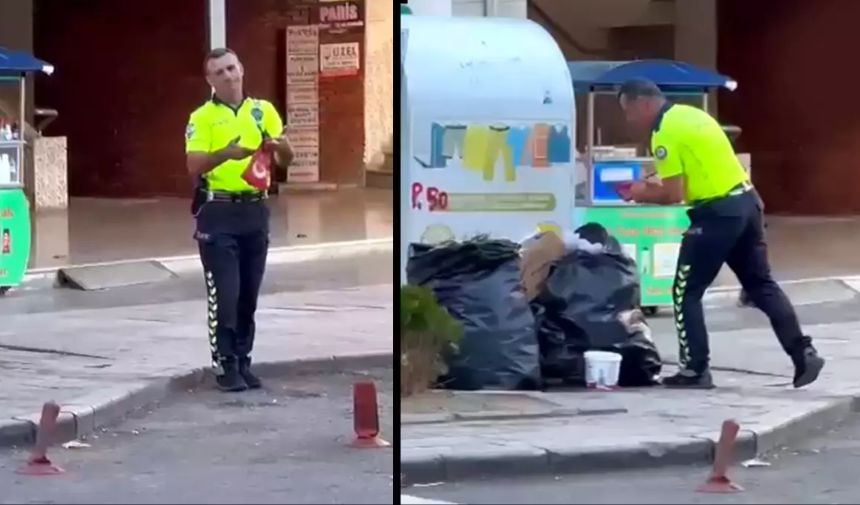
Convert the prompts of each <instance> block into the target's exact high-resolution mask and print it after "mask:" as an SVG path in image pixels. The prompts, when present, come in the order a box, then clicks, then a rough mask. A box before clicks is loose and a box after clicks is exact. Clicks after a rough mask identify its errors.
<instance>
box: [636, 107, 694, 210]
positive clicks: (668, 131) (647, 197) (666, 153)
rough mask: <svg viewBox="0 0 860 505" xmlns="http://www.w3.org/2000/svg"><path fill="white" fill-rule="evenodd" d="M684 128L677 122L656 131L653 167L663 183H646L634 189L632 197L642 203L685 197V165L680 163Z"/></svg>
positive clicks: (665, 122) (664, 202)
mask: <svg viewBox="0 0 860 505" xmlns="http://www.w3.org/2000/svg"><path fill="white" fill-rule="evenodd" d="M682 136H683V131H682V130H679V129H678V128H677V127H676V125H672V124H669V122H668V121H666V120H665V119H664V124H663V126H662V127H661V129H660V131H659V132H656V133H654V137H653V139H652V150H653V151H654V152H653V154H654V168H655V169H656V170H657V175H659V176H660V180H661V182H659V183H656V182H650V181H649V182H646V183H644V184H641V185H638V187H636V188H634V191H633V195H632V196H633V199H634V200H636V201H637V202H642V203H656V204H661V205H670V204H674V203H680V202H682V201H683V200H684V166H683V164H682V163H681V156H680V146H681V143H682V141H683V139H682Z"/></svg>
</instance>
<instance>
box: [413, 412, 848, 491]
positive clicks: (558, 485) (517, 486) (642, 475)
mask: <svg viewBox="0 0 860 505" xmlns="http://www.w3.org/2000/svg"><path fill="white" fill-rule="evenodd" d="M763 459H764V460H765V461H766V462H767V463H769V464H770V466H768V467H750V468H744V467H743V466H735V467H733V468H732V469H731V470H730V472H729V476H730V477H731V478H732V479H733V480H734V481H735V482H737V483H738V484H740V485H741V486H742V487H744V489H745V490H744V491H743V492H741V493H736V494H728V495H714V494H702V493H697V492H696V491H695V489H696V487H697V486H699V485H700V484H701V483H703V482H704V481H705V479H706V477H707V476H708V472H709V468H707V467H671V468H663V469H659V470H645V471H634V472H615V473H606V474H586V475H578V476H549V477H541V478H530V479H525V478H524V479H504V480H487V481H475V482H464V483H453V484H442V485H438V486H429V487H413V488H409V489H404V490H403V492H404V493H408V494H409V495H414V496H418V497H422V498H429V499H435V500H441V501H448V502H453V503H470V504H471V503H476V504H479V503H629V504H639V503H661V504H662V503H679V504H683V503H712V504H722V503H857V499H858V497H860V479H858V478H857V469H858V468H860V419H857V420H854V421H853V422H851V423H850V424H847V425H845V426H842V427H841V428H838V429H836V430H832V431H830V432H829V433H827V434H825V435H823V436H821V437H818V438H815V439H811V440H808V441H806V442H804V443H802V444H799V445H796V446H793V447H789V448H786V449H785V450H783V451H780V452H778V453H775V454H771V455H768V456H766V457H764V458H763Z"/></svg>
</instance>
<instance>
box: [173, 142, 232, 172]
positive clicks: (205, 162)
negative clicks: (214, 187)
mask: <svg viewBox="0 0 860 505" xmlns="http://www.w3.org/2000/svg"><path fill="white" fill-rule="evenodd" d="M228 149H229V148H228V147H225V148H224V149H221V150H220V151H215V152H214V153H204V152H189V153H186V154H185V166H186V167H187V168H188V173H189V174H190V175H192V176H195V175H203V174H205V173H206V172H209V171H210V170H212V169H214V168H215V167H217V166H218V165H220V164H221V163H224V162H225V161H228V160H231V159H235V156H231V155H230V154H229V151H228Z"/></svg>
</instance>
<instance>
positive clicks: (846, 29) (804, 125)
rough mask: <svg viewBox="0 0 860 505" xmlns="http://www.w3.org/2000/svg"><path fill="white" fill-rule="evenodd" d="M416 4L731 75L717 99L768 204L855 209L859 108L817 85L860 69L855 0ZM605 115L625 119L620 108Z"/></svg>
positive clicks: (576, 55)
mask: <svg viewBox="0 0 860 505" xmlns="http://www.w3.org/2000/svg"><path fill="white" fill-rule="evenodd" d="M422 4H432V5H435V6H436V7H435V8H436V9H437V10H441V11H443V12H436V14H448V15H478V16H482V15H513V16H515V17H527V18H529V19H532V20H534V21H535V22H537V23H540V24H541V25H543V26H544V27H545V28H546V29H547V30H548V31H549V32H550V33H551V34H552V35H553V36H554V37H555V39H556V41H557V42H558V43H559V46H560V47H561V49H562V51H563V52H564V54H565V56H567V58H568V59H569V60H589V59H590V60H627V59H638V58H671V59H678V60H683V61H687V62H690V63H693V64H696V65H700V66H704V67H706V68H710V69H714V70H717V71H719V72H721V73H724V74H727V75H729V76H731V77H732V78H734V79H735V80H737V81H738V83H739V86H738V89H737V90H736V91H734V92H720V93H719V96H714V97H713V98H714V100H712V104H715V105H716V107H715V108H714V110H715V111H716V113H717V115H718V117H719V119H720V121H721V122H722V123H724V124H733V125H737V126H740V127H741V128H742V130H743V133H742V134H741V136H740V138H739V140H738V149H739V150H740V151H743V152H748V153H750V154H751V161H752V173H753V179H754V182H755V183H756V186H757V187H758V189H759V191H760V192H761V193H762V195H763V197H764V200H765V202H766V204H767V207H768V211H769V212H774V213H789V214H830V215H836V214H841V215H847V214H856V213H858V212H860V175H858V174H860V171H858V170H856V169H855V166H856V165H858V162H857V159H858V158H860V111H855V110H854V109H855V108H857V107H860V105H855V102H856V101H855V100H853V99H852V98H851V94H850V93H846V92H840V91H841V90H840V91H836V92H833V91H829V92H828V91H825V90H822V89H821V88H823V87H824V86H825V85H828V86H833V85H834V84H835V85H837V86H840V87H841V85H844V83H851V82H854V77H855V75H854V74H856V73H858V72H860V70H858V69H857V67H856V65H852V64H850V63H849V62H851V61H852V60H853V57H852V54H851V53H850V48H851V47H854V45H856V44H855V42H860V40H857V39H860V34H858V33H857V31H856V30H855V29H854V20H855V19H857V17H856V16H854V14H857V15H858V16H860V2H856V1H854V0H816V1H814V2H810V1H808V0H780V1H779V2H753V1H749V0H565V1H559V0H528V1H526V0H495V1H494V0H439V1H438V2H437V1H436V0H423V1H416V0H410V2H409V5H410V7H412V9H413V10H414V11H416V13H420V11H422V8H423V5H422ZM440 6H441V7H440ZM446 9H447V11H446ZM523 11H525V16H523V15H522V13H523ZM840 83H843V84H840ZM607 116H610V121H613V120H614V121H616V123H617V124H616V126H617V127H618V128H621V125H620V121H621V118H620V117H616V118H612V117H611V112H607ZM580 130H581V129H580ZM855 130H857V131H856V132H855ZM855 133H857V134H858V137H856V138H855V136H854V135H855ZM854 182H858V184H854Z"/></svg>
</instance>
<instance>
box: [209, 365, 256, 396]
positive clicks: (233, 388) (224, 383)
mask: <svg viewBox="0 0 860 505" xmlns="http://www.w3.org/2000/svg"><path fill="white" fill-rule="evenodd" d="M221 368H222V369H223V372H224V373H222V374H221V375H218V376H216V377H215V384H216V385H217V386H218V389H220V390H221V391H225V392H238V391H244V390H246V389H248V386H246V385H245V381H244V380H242V376H241V375H239V369H238V368H237V366H236V363H235V362H222V363H221Z"/></svg>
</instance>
